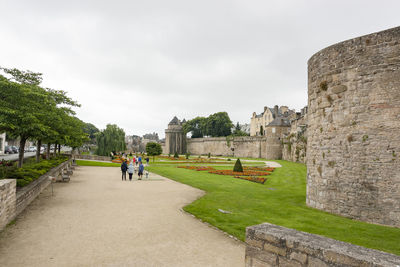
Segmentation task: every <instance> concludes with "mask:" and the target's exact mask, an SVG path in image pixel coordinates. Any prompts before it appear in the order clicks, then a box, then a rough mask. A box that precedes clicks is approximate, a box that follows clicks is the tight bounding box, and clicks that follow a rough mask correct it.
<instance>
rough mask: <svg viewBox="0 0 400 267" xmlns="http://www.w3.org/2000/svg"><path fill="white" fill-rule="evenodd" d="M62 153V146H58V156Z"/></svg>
mask: <svg viewBox="0 0 400 267" xmlns="http://www.w3.org/2000/svg"><path fill="white" fill-rule="evenodd" d="M60 152H61V144H58V155H60Z"/></svg>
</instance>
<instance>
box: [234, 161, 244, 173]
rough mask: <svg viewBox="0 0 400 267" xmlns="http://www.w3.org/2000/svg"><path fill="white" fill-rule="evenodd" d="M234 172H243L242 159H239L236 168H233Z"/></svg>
mask: <svg viewBox="0 0 400 267" xmlns="http://www.w3.org/2000/svg"><path fill="white" fill-rule="evenodd" d="M233 171H234V172H243V166H242V163H241V162H240V159H237V161H236V162H235V166H234V167H233Z"/></svg>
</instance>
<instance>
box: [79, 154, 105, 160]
mask: <svg viewBox="0 0 400 267" xmlns="http://www.w3.org/2000/svg"><path fill="white" fill-rule="evenodd" d="M73 157H74V158H75V159H88V160H99V161H111V157H108V156H97V155H74V156H73Z"/></svg>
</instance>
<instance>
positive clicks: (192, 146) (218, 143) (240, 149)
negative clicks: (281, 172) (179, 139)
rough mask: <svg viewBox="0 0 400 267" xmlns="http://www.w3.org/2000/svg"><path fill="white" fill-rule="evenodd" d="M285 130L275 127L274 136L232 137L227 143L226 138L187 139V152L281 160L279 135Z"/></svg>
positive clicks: (284, 128)
mask: <svg viewBox="0 0 400 267" xmlns="http://www.w3.org/2000/svg"><path fill="white" fill-rule="evenodd" d="M287 128H288V127H276V132H275V133H276V134H275V135H270V136H243V137H234V138H233V139H232V140H229V141H228V140H227V138H226V137H209V138H191V139H187V151H188V153H190V154H194V155H206V154H208V153H211V155H215V156H232V155H233V154H234V155H235V156H237V157H251V158H266V159H282V148H283V146H282V142H281V135H282V134H283V132H285V130H287ZM232 148H233V149H234V151H232Z"/></svg>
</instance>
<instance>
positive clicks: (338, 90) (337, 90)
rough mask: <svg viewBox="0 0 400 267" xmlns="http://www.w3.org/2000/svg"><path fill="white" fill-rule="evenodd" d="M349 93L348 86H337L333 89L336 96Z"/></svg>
mask: <svg viewBox="0 0 400 267" xmlns="http://www.w3.org/2000/svg"><path fill="white" fill-rule="evenodd" d="M345 91H347V86H346V85H336V86H333V87H332V93H334V94H340V93H343V92H345Z"/></svg>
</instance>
